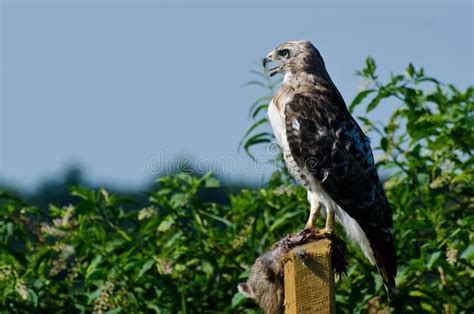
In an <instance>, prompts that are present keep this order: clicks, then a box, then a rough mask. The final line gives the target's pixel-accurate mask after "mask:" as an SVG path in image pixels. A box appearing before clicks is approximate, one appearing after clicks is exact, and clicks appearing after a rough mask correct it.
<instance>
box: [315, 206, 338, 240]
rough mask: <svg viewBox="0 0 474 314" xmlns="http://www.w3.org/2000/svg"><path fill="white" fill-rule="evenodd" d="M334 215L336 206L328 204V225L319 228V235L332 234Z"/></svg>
mask: <svg viewBox="0 0 474 314" xmlns="http://www.w3.org/2000/svg"><path fill="white" fill-rule="evenodd" d="M334 216H335V211H334V208H333V207H332V206H328V207H327V208H326V226H325V227H324V229H321V230H318V235H324V234H331V233H333V232H334Z"/></svg>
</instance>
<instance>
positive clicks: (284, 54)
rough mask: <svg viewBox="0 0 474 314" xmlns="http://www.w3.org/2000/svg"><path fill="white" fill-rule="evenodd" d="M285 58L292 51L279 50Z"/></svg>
mask: <svg viewBox="0 0 474 314" xmlns="http://www.w3.org/2000/svg"><path fill="white" fill-rule="evenodd" d="M278 54H279V55H280V56H282V57H283V58H288V57H289V56H290V51H289V50H288V49H283V50H280V51H279V52H278Z"/></svg>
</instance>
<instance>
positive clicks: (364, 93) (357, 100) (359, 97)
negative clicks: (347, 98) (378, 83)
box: [349, 89, 375, 113]
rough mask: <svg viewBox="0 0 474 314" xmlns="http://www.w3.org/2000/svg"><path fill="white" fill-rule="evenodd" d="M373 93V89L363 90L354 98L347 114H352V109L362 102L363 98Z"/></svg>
mask: <svg viewBox="0 0 474 314" xmlns="http://www.w3.org/2000/svg"><path fill="white" fill-rule="evenodd" d="M373 92H375V90H374V89H367V90H364V91H361V92H359V94H357V96H356V97H355V98H354V100H353V101H352V103H351V105H350V106H349V112H351V113H352V112H353V111H354V108H355V107H356V106H357V105H359V104H360V103H361V102H362V100H364V99H365V98H367V96H368V95H370V94H372V93H373Z"/></svg>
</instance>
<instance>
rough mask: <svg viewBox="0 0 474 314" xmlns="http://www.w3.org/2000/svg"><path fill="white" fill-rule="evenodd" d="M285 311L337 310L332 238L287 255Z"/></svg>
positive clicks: (288, 313)
mask: <svg viewBox="0 0 474 314" xmlns="http://www.w3.org/2000/svg"><path fill="white" fill-rule="evenodd" d="M284 283H285V313H286V314H294V313H295V314H301V313H335V312H336V310H335V292H334V274H333V271H332V265H331V240H329V239H321V240H318V241H314V242H310V243H307V244H304V245H301V246H298V247H296V248H294V249H292V250H291V251H290V252H288V253H287V254H286V255H285V277H284Z"/></svg>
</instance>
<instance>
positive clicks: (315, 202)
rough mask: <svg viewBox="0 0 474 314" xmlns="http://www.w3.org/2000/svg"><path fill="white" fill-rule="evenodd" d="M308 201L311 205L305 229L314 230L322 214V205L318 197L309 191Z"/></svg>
mask: <svg viewBox="0 0 474 314" xmlns="http://www.w3.org/2000/svg"><path fill="white" fill-rule="evenodd" d="M308 201H309V204H310V212H309V218H308V221H307V222H306V227H305V229H314V227H315V225H316V220H317V219H318V217H319V215H320V213H321V203H320V202H319V198H318V196H317V195H316V194H314V193H313V192H311V191H308Z"/></svg>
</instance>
